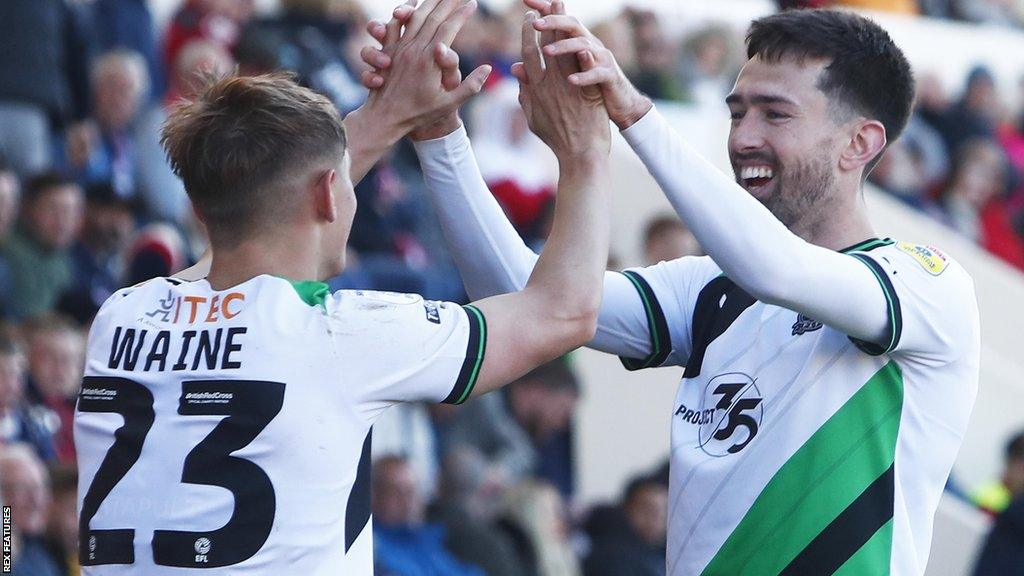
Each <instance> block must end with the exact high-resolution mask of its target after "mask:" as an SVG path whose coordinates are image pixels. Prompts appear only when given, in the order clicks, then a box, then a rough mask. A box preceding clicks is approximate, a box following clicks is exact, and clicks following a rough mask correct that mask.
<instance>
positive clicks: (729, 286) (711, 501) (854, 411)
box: [623, 240, 980, 576]
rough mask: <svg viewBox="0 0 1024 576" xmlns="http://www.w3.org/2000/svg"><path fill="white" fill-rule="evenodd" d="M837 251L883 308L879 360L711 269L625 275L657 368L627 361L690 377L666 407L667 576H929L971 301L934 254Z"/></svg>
mask: <svg viewBox="0 0 1024 576" xmlns="http://www.w3.org/2000/svg"><path fill="white" fill-rule="evenodd" d="M844 252H846V253H848V254H850V255H851V256H852V257H855V258H857V259H859V260H860V261H861V262H863V263H864V264H865V265H866V266H867V267H868V268H869V269H871V270H872V272H873V273H874V274H875V276H876V277H877V278H878V281H879V283H880V284H881V286H882V289H883V290H884V292H885V295H886V300H887V302H888V306H889V318H890V320H891V324H890V329H889V337H888V342H886V345H884V346H877V345H873V344H869V343H865V342H858V341H854V340H852V339H851V338H849V337H847V336H846V335H845V334H842V333H840V332H839V331H837V330H834V329H832V328H830V327H829V326H823V325H822V324H821V323H820V322H818V321H816V320H815V319H814V318H808V317H806V316H804V315H802V314H797V313H796V312H794V311H792V310H787V309H785V308H782V307H779V306H773V305H768V304H764V303H762V302H758V301H757V300H755V299H754V298H753V297H751V296H750V295H748V294H747V293H746V292H744V291H743V289H741V288H740V287H738V286H737V285H736V284H735V283H733V282H732V281H731V280H730V279H729V278H727V277H726V276H724V275H722V271H721V269H720V268H719V267H718V266H717V265H715V263H714V262H712V261H711V260H710V259H709V258H706V257H705V258H683V259H680V260H675V261H672V262H663V263H661V264H659V265H656V266H652V267H649V268H644V269H637V270H631V271H627V272H625V274H626V275H627V277H629V278H630V280H631V281H632V282H633V283H634V285H635V286H636V287H637V289H638V290H639V292H640V294H641V297H642V299H643V300H644V304H645V307H646V310H647V315H648V322H649V325H650V326H649V327H650V338H651V350H652V351H653V353H652V354H651V356H650V357H648V358H644V359H624V360H623V362H624V363H625V364H626V366H627V368H631V369H638V368H647V367H653V366H663V365H679V366H685V367H686V368H685V373H684V374H683V380H682V383H681V385H680V387H679V391H678V393H677V396H676V402H675V405H674V406H673V407H672V413H673V416H672V448H671V456H670V458H671V472H670V504H669V514H668V518H669V527H668V557H667V561H668V573H669V574H670V575H672V576H690V575H698V574H700V575H708V576H711V575H714V576H742V575H758V576H760V575H778V574H786V575H793V576H817V575H821V574H841V575H848V576H854V575H856V576H865V575H881V574H892V575H894V576H920V575H921V574H923V573H924V569H925V564H926V561H927V558H928V551H929V546H930V543H931V535H932V520H933V517H934V514H935V510H936V507H937V506H938V502H939V497H940V496H941V494H942V490H943V487H944V485H945V482H946V479H947V477H948V476H949V472H950V469H951V468H952V466H953V461H954V459H955V457H956V454H957V451H958V449H959V447H960V443H961V440H962V438H963V435H964V432H965V430H966V428H967V422H968V419H969V416H970V413H971V407H972V406H973V404H974V399H975V395H976V393H977V387H978V366H979V353H980V331H979V323H978V308H977V303H976V301H975V296H974V285H973V282H972V281H971V279H970V277H969V276H968V275H967V273H966V271H964V269H963V268H962V267H961V266H960V265H959V264H957V263H956V262H954V261H952V260H951V259H949V258H948V257H947V256H946V255H944V254H943V253H942V252H941V251H939V250H937V249H935V248H931V247H926V246H918V245H913V244H908V243H904V242H899V243H895V242H893V241H891V240H871V241H867V242H864V243H861V244H858V245H857V246H853V247H851V248H849V249H847V250H845V251H844ZM769 273H770V271H769ZM848 313H849V314H858V313H859V311H858V310H856V309H850V310H848Z"/></svg>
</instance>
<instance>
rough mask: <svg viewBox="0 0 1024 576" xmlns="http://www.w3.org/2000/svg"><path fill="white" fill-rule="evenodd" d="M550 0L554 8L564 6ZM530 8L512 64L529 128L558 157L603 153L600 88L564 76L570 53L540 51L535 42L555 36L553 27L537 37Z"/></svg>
mask: <svg viewBox="0 0 1024 576" xmlns="http://www.w3.org/2000/svg"><path fill="white" fill-rule="evenodd" d="M561 4H562V3H561V1H560V0H555V2H554V9H555V10H560V9H564V8H562V6H561ZM537 18H538V15H537V13H536V12H533V11H531V12H528V13H527V15H526V18H525V19H524V21H523V29H522V41H523V47H522V57H523V61H522V62H517V63H516V64H515V65H514V66H513V73H514V74H515V76H516V78H517V79H518V80H519V103H520V104H521V105H522V107H523V112H525V113H526V119H527V121H528V123H529V125H530V130H532V131H533V132H534V133H535V134H536V135H537V136H539V137H540V139H541V140H543V141H544V143H545V144H547V145H548V146H549V147H550V148H551V150H552V151H554V153H555V156H557V157H558V159H559V161H560V162H563V163H564V161H566V160H567V159H571V158H574V157H586V156H591V157H592V156H593V155H595V154H597V155H601V156H607V155H608V153H609V150H610V140H611V135H610V131H609V127H608V113H607V112H606V111H605V108H604V105H603V103H602V101H601V95H600V92H599V91H597V90H594V89H590V90H587V89H586V88H585V87H583V86H580V85H574V84H571V83H569V82H568V80H567V78H568V77H569V76H571V75H572V74H575V73H579V72H580V67H579V64H578V63H577V58H576V55H575V54H569V55H563V56H560V57H552V56H545V55H542V53H541V47H542V45H543V46H547V45H550V44H551V43H552V42H554V41H555V32H553V31H549V32H545V33H543V34H542V35H541V39H540V42H538V38H537V32H536V31H535V29H534V24H535V22H536V20H537Z"/></svg>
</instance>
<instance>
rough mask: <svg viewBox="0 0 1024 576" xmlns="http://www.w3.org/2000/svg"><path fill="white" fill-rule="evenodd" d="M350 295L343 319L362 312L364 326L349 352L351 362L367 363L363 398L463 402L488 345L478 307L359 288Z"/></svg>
mask: <svg viewBox="0 0 1024 576" xmlns="http://www.w3.org/2000/svg"><path fill="white" fill-rule="evenodd" d="M347 300H348V303H347V305H346V306H345V308H346V310H345V312H346V314H343V315H342V318H341V319H340V321H339V322H340V323H344V322H346V321H347V320H351V319H352V318H354V317H358V318H359V320H358V324H359V325H360V326H362V327H363V329H362V330H360V333H361V334H360V337H359V339H358V344H357V346H356V349H354V350H349V351H347V354H348V356H349V358H350V359H351V362H349V363H348V365H350V366H355V365H359V366H367V368H365V370H366V373H365V374H364V375H363V376H362V378H361V380H362V383H363V386H361V387H360V388H361V390H360V396H361V397H362V399H363V400H364V401H370V402H384V403H396V402H416V401H423V402H443V403H447V404H461V403H463V402H465V401H466V399H467V398H469V395H470V393H471V392H472V391H473V387H474V386H475V385H476V381H477V378H478V376H479V374H480V367H481V366H482V365H483V360H484V352H485V349H486V346H487V323H486V320H485V318H484V315H483V314H482V313H481V312H480V310H479V309H477V308H476V307H474V306H460V305H458V304H454V303H451V302H434V301H429V300H424V299H422V298H421V297H419V296H416V295H411V294H396V293H389V292H358V293H357V294H355V295H352V294H350V295H348V296H347ZM346 317H347V318H346ZM349 342H351V341H349ZM339 353H340V354H346V351H339ZM371 359H376V362H368V361H369V360H371Z"/></svg>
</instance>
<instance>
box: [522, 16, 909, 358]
mask: <svg viewBox="0 0 1024 576" xmlns="http://www.w3.org/2000/svg"><path fill="white" fill-rule="evenodd" d="M525 1H526V3H527V4H528V5H529V6H531V7H533V8H537V9H539V10H541V12H542V13H544V14H546V15H545V17H544V18H543V19H541V20H539V21H538V22H537V23H536V28H537V29H538V30H544V31H556V30H557V31H558V32H560V33H562V34H565V35H567V36H568V38H565V39H562V40H560V41H558V42H556V43H554V44H552V45H550V46H548V47H546V49H545V53H546V54H550V55H566V54H569V55H579V57H580V58H581V62H583V63H584V69H583V70H582V71H581V72H578V73H574V74H572V75H570V77H569V81H570V82H571V83H573V84H574V85H577V86H598V87H600V88H601V90H602V93H603V95H604V98H605V101H606V103H607V106H608V110H609V115H610V117H611V119H612V121H613V122H615V123H616V125H618V126H619V128H620V129H622V134H623V136H625V138H626V140H627V141H628V142H629V143H630V145H631V146H632V147H633V150H634V151H635V152H636V153H637V155H638V156H639V157H640V159H641V160H642V161H643V162H644V164H645V165H646V166H647V168H648V170H650V172H651V174H652V175H653V176H654V178H655V179H656V180H657V181H658V184H659V185H660V186H661V188H662V190H663V191H664V193H665V195H666V197H667V198H668V200H669V202H670V203H671V204H672V206H673V207H674V208H675V210H676V212H677V213H678V214H679V216H680V217H681V218H682V219H683V220H684V221H685V222H686V223H687V225H688V226H689V227H690V229H691V230H692V231H693V233H694V235H695V236H696V237H697V239H698V240H699V241H700V243H701V246H702V247H703V248H704V250H705V251H707V253H708V255H710V256H711V257H712V258H713V259H714V261H715V263H716V264H718V266H720V267H721V269H722V270H723V272H725V274H726V275H728V276H729V277H730V278H731V279H732V280H733V281H735V282H736V284H738V285H739V286H740V287H742V288H743V289H744V290H746V291H747V292H749V293H750V294H751V295H752V296H754V297H755V298H757V299H758V300H761V301H763V302H767V303H771V304H776V305H779V306H783V307H786V308H789V309H791V310H795V311H797V312H800V313H803V314H806V315H808V316H810V317H812V318H815V319H817V320H819V321H821V322H823V323H825V324H828V325H830V326H832V327H834V328H836V329H838V330H840V331H842V332H844V333H846V334H848V335H850V336H853V337H855V338H858V339H861V340H866V341H868V342H872V343H876V344H881V345H883V346H884V345H886V344H888V342H887V339H888V338H890V337H891V335H892V334H891V333H892V324H891V322H892V321H893V319H892V313H891V311H890V309H889V305H888V303H887V298H886V293H885V291H884V290H883V288H882V284H881V279H880V278H879V276H878V274H877V272H878V271H877V270H875V269H874V268H872V266H871V264H870V262H866V261H863V260H861V259H858V258H857V257H855V256H850V255H845V254H841V253H839V252H835V251H832V250H829V249H826V248H822V247H819V246H815V245H813V244H810V243H808V242H805V241H804V240H802V239H801V238H799V237H798V236H796V235H795V234H793V233H792V232H790V231H789V230H788V229H787V228H786V227H785V226H784V225H783V224H782V223H781V222H780V221H779V220H778V219H777V218H776V217H775V216H773V215H772V214H771V213H770V212H769V211H768V210H767V209H766V208H765V207H764V206H763V205H761V204H760V203H759V202H758V201H757V200H755V199H754V198H753V197H752V196H751V195H750V194H748V193H747V192H746V191H745V190H743V189H742V188H741V187H740V186H739V185H738V184H736V182H735V181H733V179H732V178H730V177H729V176H727V175H726V174H724V173H723V172H721V171H720V170H718V169H717V168H716V167H715V166H714V165H712V164H711V163H710V162H708V161H707V160H705V159H704V158H702V157H701V156H700V155H699V154H697V153H696V152H695V151H694V150H693V149H692V148H691V147H690V146H688V145H687V144H686V142H684V141H683V139H682V138H681V137H680V136H679V134H678V133H676V132H675V131H674V130H672V129H671V127H670V126H669V125H668V123H667V122H666V121H665V120H664V119H663V118H662V117H661V116H660V114H658V112H657V110H655V109H653V106H652V104H651V102H650V101H649V100H648V99H647V98H645V97H643V96H642V95H641V94H640V93H639V92H638V91H637V90H636V88H634V87H633V86H632V85H631V84H630V83H629V82H628V80H626V78H625V76H624V75H623V74H622V71H621V69H619V67H618V65H617V64H616V62H615V59H614V57H613V56H612V54H611V52H610V51H608V50H607V49H606V48H604V46H603V45H601V43H600V41H599V40H597V39H596V38H595V37H594V36H593V35H592V34H591V33H590V32H589V31H588V30H587V29H586V28H585V27H584V26H583V25H582V24H580V23H579V21H578V20H576V19H575V18H573V17H571V16H566V15H563V14H552V13H551V12H552V10H551V5H550V3H548V2H547V0H525ZM850 310H857V311H858V313H857V314H851V313H850Z"/></svg>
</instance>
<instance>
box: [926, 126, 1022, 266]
mask: <svg viewBox="0 0 1024 576" xmlns="http://www.w3.org/2000/svg"><path fill="white" fill-rule="evenodd" d="M1006 183H1007V164H1006V157H1005V155H1004V154H1003V151H1002V149H1001V148H999V146H998V145H997V144H996V143H995V142H994V141H993V140H988V139H973V140H969V141H967V142H965V143H964V144H963V146H962V147H961V148H960V149H959V150H958V151H957V155H956V157H955V158H954V162H953V169H952V172H951V174H950V179H949V182H948V184H947V185H946V188H945V189H944V190H943V191H942V194H941V196H940V198H939V204H940V206H939V207H940V208H941V212H939V214H938V215H939V216H940V217H941V218H942V219H944V220H945V221H946V223H947V224H949V225H950V226H952V227H953V228H954V229H956V230H957V231H958V232H960V233H961V234H963V235H964V236H967V237H968V238H970V239H971V240H972V241H974V242H975V243H977V244H979V245H980V246H982V247H984V248H985V249H986V250H988V251H989V252H992V253H993V254H995V255H996V256H999V257H1000V258H1002V259H1003V260H1005V261H1006V262H1007V263H1009V264H1011V265H1013V266H1016V267H1017V268H1020V269H1024V242H1022V240H1021V238H1020V236H1018V235H1017V232H1016V230H1014V228H1013V225H1012V223H1011V220H1010V214H1009V211H1008V209H1007V207H1006V203H1005V199H1004V197H1003V195H1004V194H1005V192H1006Z"/></svg>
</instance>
